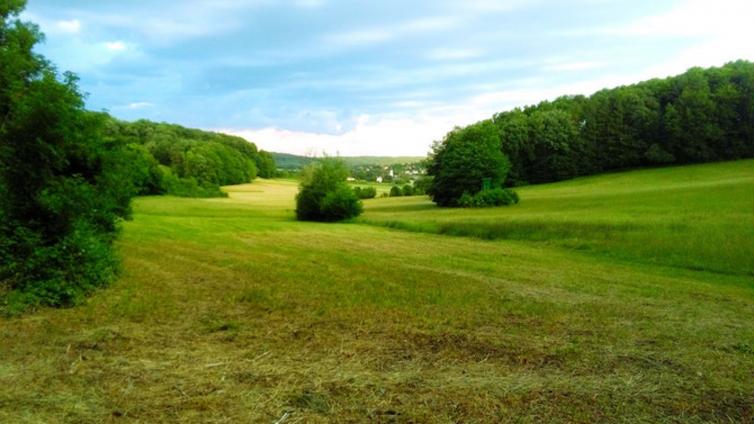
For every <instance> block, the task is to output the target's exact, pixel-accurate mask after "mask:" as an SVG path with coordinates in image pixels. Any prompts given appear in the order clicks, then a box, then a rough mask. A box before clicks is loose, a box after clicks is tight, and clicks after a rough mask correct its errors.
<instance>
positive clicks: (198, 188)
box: [160, 165, 228, 197]
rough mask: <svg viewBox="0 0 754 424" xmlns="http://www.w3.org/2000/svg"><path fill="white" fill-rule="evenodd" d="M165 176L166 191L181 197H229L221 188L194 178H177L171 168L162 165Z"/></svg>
mask: <svg viewBox="0 0 754 424" xmlns="http://www.w3.org/2000/svg"><path fill="white" fill-rule="evenodd" d="M160 167H161V170H162V175H163V180H162V181H163V188H164V190H165V191H166V192H167V193H169V194H171V195H173V196H179V197H227V196H228V195H227V194H226V193H225V192H223V191H222V190H221V189H220V187H219V186H217V185H214V184H208V183H203V184H202V183H200V182H199V181H197V179H196V178H194V177H188V178H179V177H176V176H175V175H174V174H173V172H172V171H171V170H170V168H168V167H166V166H163V165H160Z"/></svg>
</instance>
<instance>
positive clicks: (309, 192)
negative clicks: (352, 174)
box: [296, 159, 362, 222]
mask: <svg viewBox="0 0 754 424" xmlns="http://www.w3.org/2000/svg"><path fill="white" fill-rule="evenodd" d="M347 177H348V168H346V165H345V164H344V163H343V162H342V161H340V160H337V159H324V160H322V161H319V162H317V163H314V164H312V165H309V166H307V167H306V168H305V169H304V172H303V174H302V179H301V185H300V187H299V192H298V194H297V195H296V218H297V219H299V220H301V221H324V222H333V221H340V220H343V219H349V218H354V217H356V216H358V215H359V214H361V211H362V206H361V202H360V201H359V198H358V197H357V196H356V193H355V192H354V191H353V190H352V189H351V188H350V187H349V186H348V184H347V183H346V178H347Z"/></svg>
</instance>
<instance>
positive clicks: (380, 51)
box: [22, 0, 754, 156]
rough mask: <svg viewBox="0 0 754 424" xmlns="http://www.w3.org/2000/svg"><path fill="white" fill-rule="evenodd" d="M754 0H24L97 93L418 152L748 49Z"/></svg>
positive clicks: (137, 107)
mask: <svg viewBox="0 0 754 424" xmlns="http://www.w3.org/2000/svg"><path fill="white" fill-rule="evenodd" d="M753 17H754V1H751V0H716V1H709V0H615V1H608V0H572V1H555V0H529V1H523V0H379V1H372V0H364V1H359V0H182V1H175V0H148V1H147V0H120V1H115V0H66V1H60V0H29V2H28V5H27V10H26V11H25V12H24V14H23V15H22V18H23V19H25V20H30V21H33V22H35V23H37V24H38V25H40V27H41V29H42V31H43V32H44V33H45V34H46V41H45V42H44V44H42V45H40V46H39V47H38V48H37V50H38V51H39V52H40V53H42V54H44V55H45V56H46V57H47V58H48V59H50V60H51V61H52V62H53V63H55V64H57V66H58V69H59V70H60V71H73V72H75V73H77V74H78V75H79V77H80V78H81V81H80V85H81V88H82V91H84V92H85V93H87V107H88V108H90V109H92V110H106V111H108V112H109V113H110V114H112V115H113V116H115V117H117V118H120V119H124V120H136V119H141V118H144V119H150V120H154V121H165V122H171V123H177V124H181V125H184V126H188V127H192V128H202V129H207V130H212V131H221V132H225V133H231V134H236V135H240V136H242V137H245V138H246V139H248V140H250V141H253V142H255V143H256V144H257V145H258V146H260V147H261V148H263V149H265V150H268V151H275V152H285V153H295V154H306V155H320V154H322V153H323V152H326V153H327V154H329V155H342V156H355V155H380V156H423V155H425V154H426V153H427V152H428V150H429V147H430V145H431V144H432V142H433V141H434V140H440V139H442V137H443V136H444V135H445V134H446V133H447V132H448V131H450V130H451V129H452V128H453V127H454V126H463V125H467V124H470V123H473V122H476V121H479V120H481V119H486V118H489V117H490V116H492V115H493V114H494V113H497V112H501V111H504V110H509V109H512V108H514V107H518V106H525V105H528V104H534V103H538V102H539V101H542V100H547V99H554V98H556V97H558V96H560V95H565V94H585V95H588V94H591V93H593V92H595V91H597V90H599V89H601V88H607V87H614V86H618V85H623V84H630V83H634V82H639V81H642V80H646V79H650V78H656V77H666V76H671V75H675V74H679V73H682V72H683V71H685V70H686V69H687V68H689V67H692V66H702V67H709V66H720V65H723V64H724V63H726V62H729V61H732V60H737V59H747V60H754V43H752V42H751V40H754V25H752V24H751V19H752V18H753Z"/></svg>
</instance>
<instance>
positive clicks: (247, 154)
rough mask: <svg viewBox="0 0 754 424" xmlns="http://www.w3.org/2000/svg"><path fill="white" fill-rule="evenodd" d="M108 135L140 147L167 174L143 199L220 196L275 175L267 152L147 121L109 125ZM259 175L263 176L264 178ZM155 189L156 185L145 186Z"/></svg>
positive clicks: (146, 190) (226, 138)
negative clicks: (223, 190)
mask: <svg viewBox="0 0 754 424" xmlns="http://www.w3.org/2000/svg"><path fill="white" fill-rule="evenodd" d="M107 133H108V135H109V136H110V138H111V139H113V140H115V141H117V142H119V143H122V144H126V145H133V146H141V147H142V148H143V149H144V150H145V151H146V152H147V153H149V154H150V155H151V156H152V157H153V158H152V159H147V162H149V166H150V169H152V170H158V169H160V168H159V167H156V166H155V164H159V165H162V166H163V168H162V169H163V170H164V169H166V168H167V169H169V170H170V174H171V175H167V176H166V179H165V180H164V181H162V185H161V186H159V187H157V188H155V187H151V186H150V187H141V190H140V191H141V192H142V193H145V194H159V193H163V192H167V193H168V194H173V195H176V196H184V197H204V196H212V197H214V196H217V195H220V194H221V191H220V186H221V185H232V184H244V183H248V182H250V181H252V180H253V179H254V178H256V176H257V173H258V169H259V170H260V171H259V172H261V174H260V175H261V176H263V177H265V178H271V177H274V176H275V174H276V165H275V160H274V159H273V157H272V155H270V154H269V153H267V152H260V151H257V148H256V146H255V145H254V144H253V143H250V142H248V141H246V140H244V139H243V138H240V137H235V136H230V135H225V134H219V133H212V132H207V131H201V130H195V129H189V128H184V127H181V126H178V125H171V124H164V123H154V122H149V121H145V120H140V121H136V122H131V123H129V122H122V121H118V120H115V119H112V118H111V119H110V121H109V122H108V126H107ZM262 174H263V175H262ZM148 181H149V182H150V183H154V182H155V180H154V179H153V180H148Z"/></svg>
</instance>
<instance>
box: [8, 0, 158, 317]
mask: <svg viewBox="0 0 754 424" xmlns="http://www.w3.org/2000/svg"><path fill="white" fill-rule="evenodd" d="M23 4H24V2H22V1H16V2H11V3H9V4H7V2H6V4H5V6H4V7H0V195H1V199H0V293H2V299H0V309H4V310H5V311H6V312H15V311H19V310H21V309H23V308H25V307H27V306H29V305H51V306H67V305H72V304H75V303H76V302H77V301H78V300H80V299H81V298H82V297H83V296H84V295H85V294H86V293H88V292H90V291H92V290H93V289H95V288H97V287H100V286H103V285H105V284H107V283H108V282H109V281H110V280H111V278H112V277H113V275H114V274H115V272H116V269H117V266H116V265H117V260H116V257H115V254H114V252H113V249H112V242H113V240H114V238H115V236H116V233H117V229H118V222H119V221H120V220H121V219H124V218H127V217H128V216H129V213H130V199H131V197H132V196H133V195H135V194H136V192H137V189H136V188H135V186H134V184H133V182H134V181H136V180H137V179H138V178H141V179H142V180H144V181H147V180H149V179H150V178H151V175H150V169H149V166H148V165H147V166H146V167H143V166H141V165H145V163H143V162H139V166H134V164H133V163H131V159H134V158H139V157H140V155H141V154H142V153H143V152H142V151H140V150H138V149H131V148H129V147H128V146H125V145H122V144H119V143H116V142H113V141H112V140H108V139H107V138H106V137H105V136H104V134H103V128H104V125H105V123H106V120H107V117H106V116H105V115H103V114H97V113H91V112H87V111H86V110H85V109H84V102H83V99H82V96H81V94H80V92H79V91H78V87H77V80H76V77H75V76H73V75H72V74H65V75H64V76H63V78H61V77H60V76H59V75H58V74H57V73H56V71H55V69H54V68H53V67H52V65H50V64H49V62H47V61H46V60H45V59H43V58H42V57H41V56H38V55H37V54H36V53H34V52H33V47H34V45H35V44H36V42H38V41H39V40H40V39H41V37H42V36H41V34H40V33H39V32H38V30H37V28H36V26H34V25H30V24H26V23H22V22H19V21H18V20H17V19H16V18H17V16H18V14H19V13H20V12H21V10H22V8H23ZM137 162H138V161H137ZM145 184H146V183H145Z"/></svg>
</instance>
